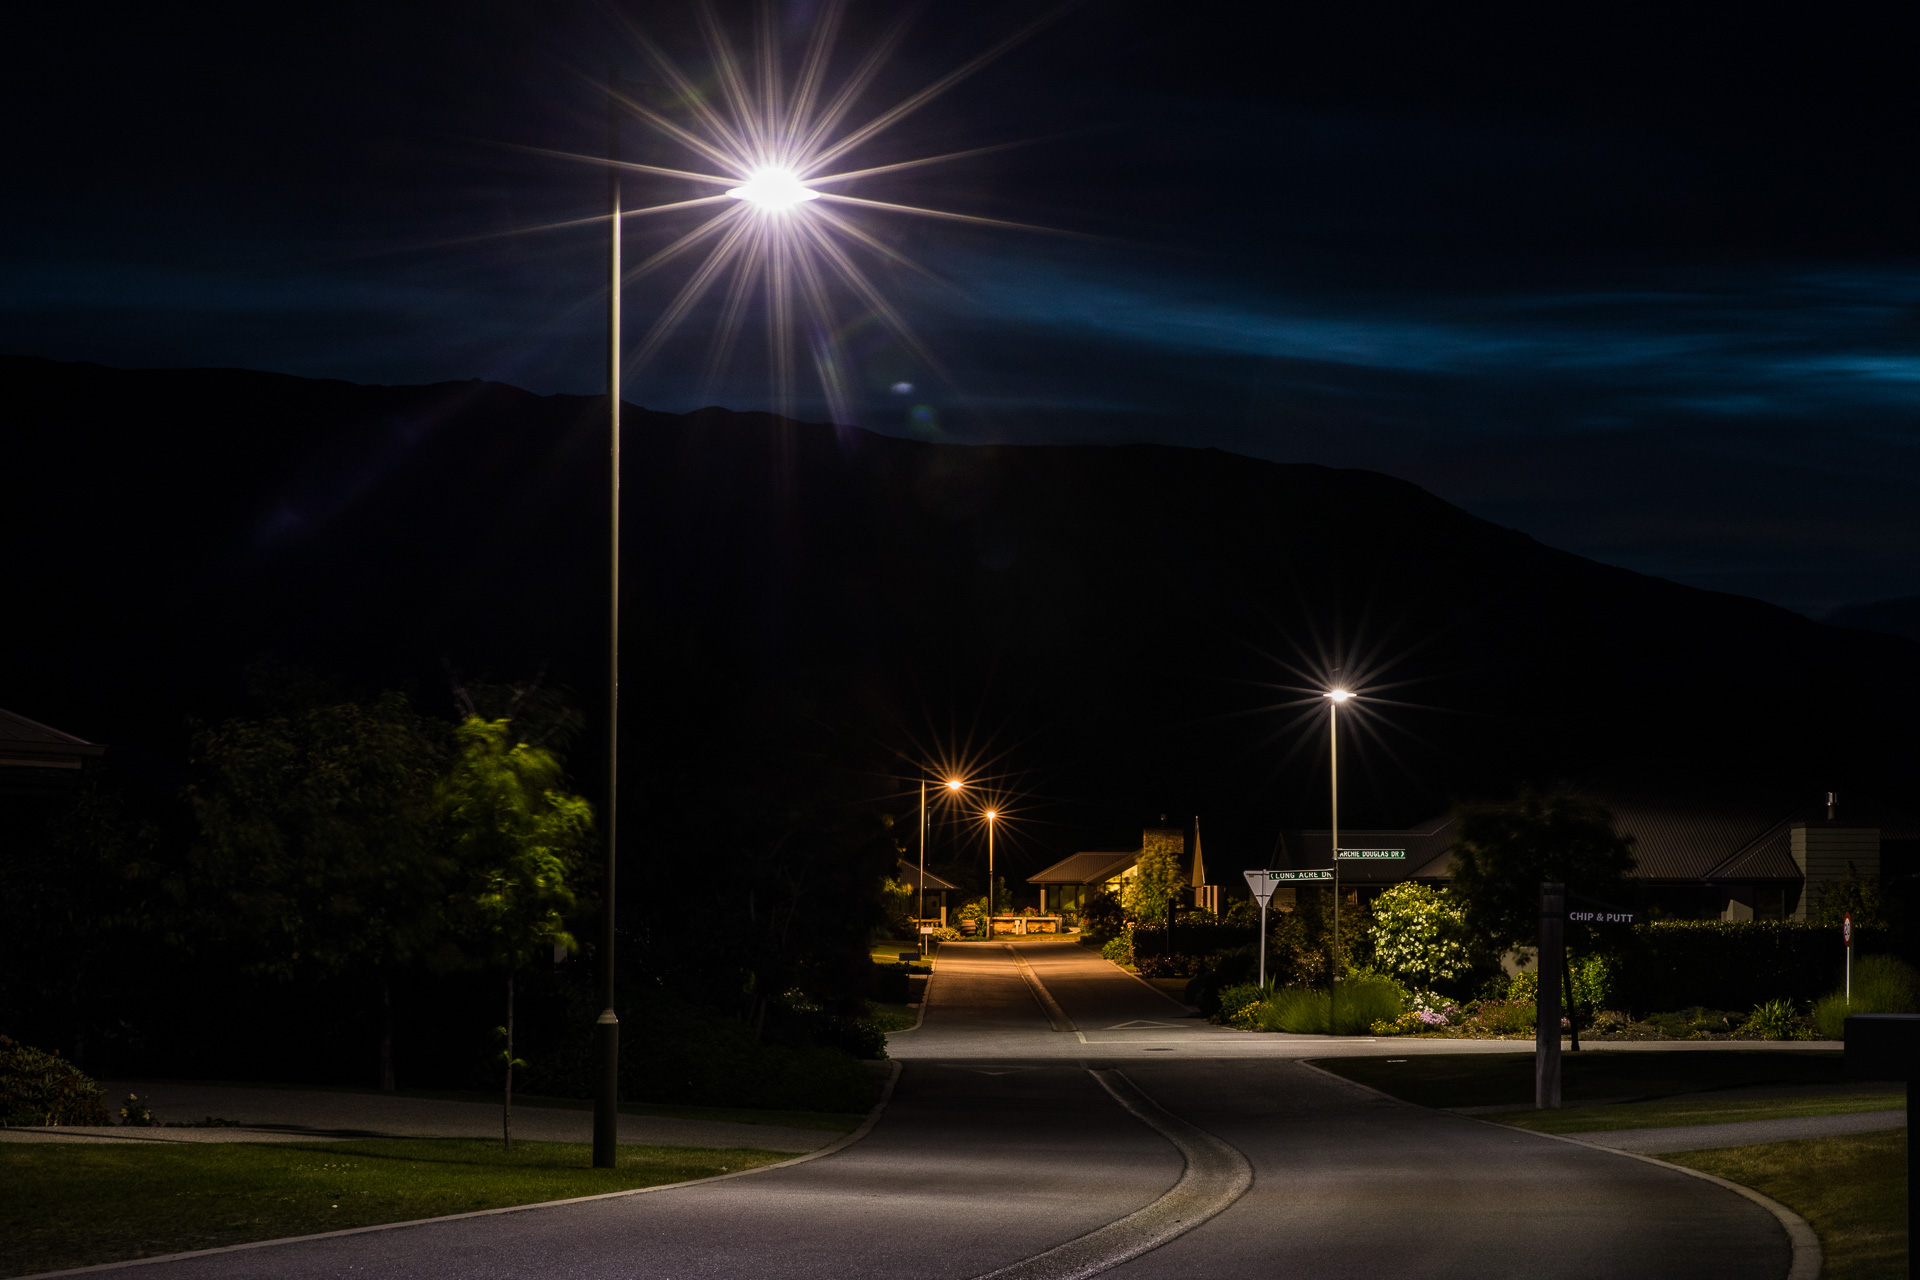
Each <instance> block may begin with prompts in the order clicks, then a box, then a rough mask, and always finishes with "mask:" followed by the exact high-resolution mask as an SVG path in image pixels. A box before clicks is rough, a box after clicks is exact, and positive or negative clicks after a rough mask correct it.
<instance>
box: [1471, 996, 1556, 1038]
mask: <svg viewBox="0 0 1920 1280" xmlns="http://www.w3.org/2000/svg"><path fill="white" fill-rule="evenodd" d="M1539 1016H1540V1015H1539V1011H1538V1010H1537V1009H1536V1008H1535V1007H1534V1003H1533V1001H1531V1000H1482V1001H1481V1002H1480V1003H1479V1004H1477V1005H1475V1006H1474V1007H1473V1012H1472V1013H1471V1014H1469V1015H1468V1019H1469V1021H1470V1022H1471V1024H1472V1025H1473V1026H1475V1027H1477V1028H1479V1029H1480V1030H1482V1031H1485V1032H1487V1033H1488V1034H1490V1035H1496V1036H1514V1035H1524V1034H1526V1033H1527V1032H1530V1031H1532V1030H1534V1024H1535V1022H1536V1021H1537V1020H1538V1018H1539Z"/></svg>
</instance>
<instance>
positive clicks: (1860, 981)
mask: <svg viewBox="0 0 1920 1280" xmlns="http://www.w3.org/2000/svg"><path fill="white" fill-rule="evenodd" d="M1850 1013H1920V973H1915V972H1914V971H1913V967H1912V966H1911V965H1907V964H1903V963H1901V962H1900V961H1898V960H1896V959H1894V958H1893V957H1892V956H1867V957H1865V958H1863V959H1860V960H1855V961H1854V962H1853V999H1852V1001H1851V1002H1849V1001H1848V999H1847V995H1846V989H1845V988H1844V987H1842V988H1841V989H1840V990H1839V991H1836V992H1834V993H1833V994H1832V995H1830V996H1828V997H1827V998H1826V999H1824V1000H1822V1001H1820V1002H1819V1003H1818V1004H1816V1005H1814V1006H1813V1026H1814V1029H1815V1030H1816V1031H1818V1032H1819V1033H1820V1036H1821V1038H1822V1039H1825V1040H1840V1039H1844V1038H1845V1036H1846V1033H1847V1015H1848V1014H1850Z"/></svg>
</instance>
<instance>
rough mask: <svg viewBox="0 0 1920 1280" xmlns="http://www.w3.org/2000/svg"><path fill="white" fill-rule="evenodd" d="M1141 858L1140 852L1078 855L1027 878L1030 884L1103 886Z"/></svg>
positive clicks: (1063, 859)
mask: <svg viewBox="0 0 1920 1280" xmlns="http://www.w3.org/2000/svg"><path fill="white" fill-rule="evenodd" d="M1139 858H1140V851H1139V850H1138V849H1133V850H1130V851H1128V852H1125V853H1116V852H1111V851H1109V852H1105V853H1100V852H1094V853H1076V854H1074V855H1072V856H1071V857H1067V858H1062V859H1061V860H1060V861H1058V862H1056V863H1054V864H1053V865H1052V866H1050V867H1048V868H1047V869H1046V870H1044V871H1042V872H1040V874H1038V875H1032V876H1028V877H1027V883H1028V884H1102V883H1105V882H1106V881H1108V880H1111V879H1113V878H1114V877H1115V876H1117V875H1119V874H1120V873H1121V872H1122V871H1125V870H1126V869H1127V868H1128V867H1131V866H1132V865H1133V864H1134V863H1135V862H1137V861H1138V860H1139Z"/></svg>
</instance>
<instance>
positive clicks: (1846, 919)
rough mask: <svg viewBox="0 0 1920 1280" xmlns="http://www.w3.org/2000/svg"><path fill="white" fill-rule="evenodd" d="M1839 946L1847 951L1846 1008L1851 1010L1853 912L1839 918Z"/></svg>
mask: <svg viewBox="0 0 1920 1280" xmlns="http://www.w3.org/2000/svg"><path fill="white" fill-rule="evenodd" d="M1840 945H1841V946H1843V947H1845V948H1846V949H1847V1008H1848V1009H1849V1010H1851V1009H1852V1008H1853V912H1851V911H1849V912H1847V913H1846V914H1845V915H1843V916H1841V917H1840Z"/></svg>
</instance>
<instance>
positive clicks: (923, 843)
mask: <svg viewBox="0 0 1920 1280" xmlns="http://www.w3.org/2000/svg"><path fill="white" fill-rule="evenodd" d="M926 918H927V780H926V779H925V778H922V779H920V905H919V906H917V907H915V908H914V915H913V919H914V925H913V927H914V928H916V929H918V928H919V927H920V921H922V920H925V919H926Z"/></svg>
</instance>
